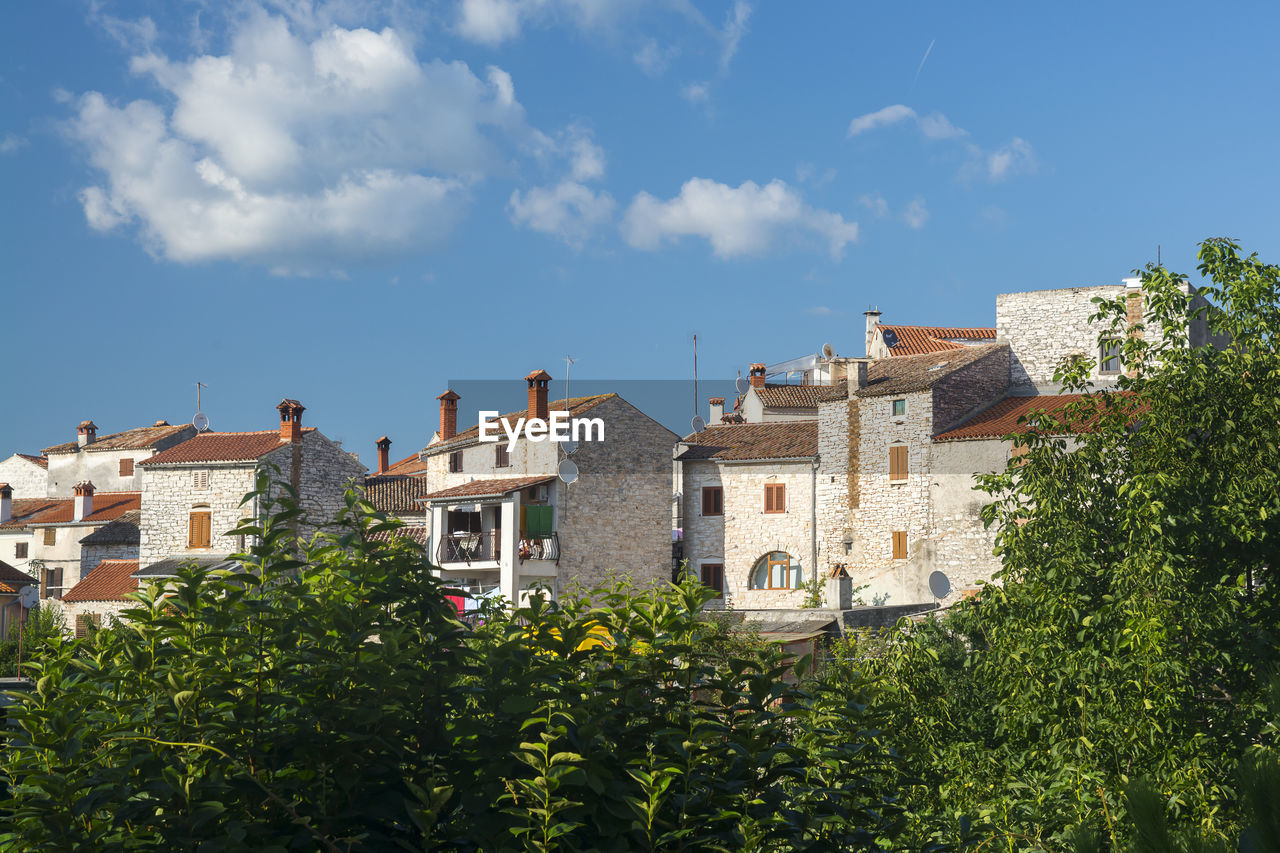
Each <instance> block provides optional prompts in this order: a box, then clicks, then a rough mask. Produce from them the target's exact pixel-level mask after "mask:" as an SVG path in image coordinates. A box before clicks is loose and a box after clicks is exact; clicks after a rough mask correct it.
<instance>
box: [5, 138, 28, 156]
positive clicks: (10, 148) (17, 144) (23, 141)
mask: <svg viewBox="0 0 1280 853" xmlns="http://www.w3.org/2000/svg"><path fill="white" fill-rule="evenodd" d="M26 146H27V138H26V137H25V136H19V135H18V134H16V133H6V134H5V135H4V136H3V137H2V138H0V154H12V153H13V152H15V151H17V150H18V149H19V148H25V147H26Z"/></svg>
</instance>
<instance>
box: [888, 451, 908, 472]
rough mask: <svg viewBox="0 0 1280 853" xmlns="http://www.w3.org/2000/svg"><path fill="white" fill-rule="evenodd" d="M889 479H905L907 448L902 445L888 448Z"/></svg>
mask: <svg viewBox="0 0 1280 853" xmlns="http://www.w3.org/2000/svg"><path fill="white" fill-rule="evenodd" d="M889 479H890V480H905V479H907V447H906V445H904V444H899V445H895V446H893V447H890V448H889Z"/></svg>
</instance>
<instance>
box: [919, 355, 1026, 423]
mask: <svg viewBox="0 0 1280 853" xmlns="http://www.w3.org/2000/svg"><path fill="white" fill-rule="evenodd" d="M1009 364H1010V353H1009V348H1008V347H1000V348H999V349H996V350H995V351H993V352H991V353H989V354H987V355H985V356H983V357H982V358H980V359H978V360H977V361H975V362H973V363H972V364H969V365H966V366H965V367H963V368H961V369H960V370H957V371H956V372H955V373H952V374H950V375H949V376H947V377H946V378H944V379H941V380H939V381H938V382H937V383H935V384H934V386H933V431H934V432H935V433H939V432H945V431H946V430H948V429H951V428H952V427H953V426H956V425H957V424H959V423H961V422H962V421H964V420H966V419H967V418H968V417H969V416H970V415H972V414H975V413H976V412H979V411H981V410H983V409H986V408H987V407H989V406H991V405H992V404H993V403H995V402H997V401H998V400H1000V399H1001V398H1003V397H1004V395H1005V392H1006V391H1007V390H1008V388H1009Z"/></svg>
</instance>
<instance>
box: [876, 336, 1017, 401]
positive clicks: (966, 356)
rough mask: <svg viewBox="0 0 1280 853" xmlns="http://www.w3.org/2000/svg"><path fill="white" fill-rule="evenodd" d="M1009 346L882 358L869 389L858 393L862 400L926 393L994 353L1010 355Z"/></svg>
mask: <svg viewBox="0 0 1280 853" xmlns="http://www.w3.org/2000/svg"><path fill="white" fill-rule="evenodd" d="M1008 349H1009V345H1008V344H979V345H974V346H968V347H966V346H960V347H956V348H955V349H954V350H951V351H949V352H944V353H926V354H924V355H909V356H903V357H902V358H878V359H876V360H875V361H873V362H871V364H869V365H868V366H867V385H866V387H865V388H859V389H858V390H857V391H855V392H854V394H855V395H857V396H859V397H879V396H883V395H885V394H905V393H907V392H909V391H924V390H927V389H929V388H931V387H933V385H934V383H936V382H938V381H940V380H942V379H945V378H946V377H948V376H950V375H951V374H953V373H955V372H956V371H957V370H960V369H961V368H964V367H968V366H969V365H971V364H973V363H974V362H975V361H979V360H981V359H983V358H986V357H987V356H989V355H991V354H992V353H997V352H1001V351H1008Z"/></svg>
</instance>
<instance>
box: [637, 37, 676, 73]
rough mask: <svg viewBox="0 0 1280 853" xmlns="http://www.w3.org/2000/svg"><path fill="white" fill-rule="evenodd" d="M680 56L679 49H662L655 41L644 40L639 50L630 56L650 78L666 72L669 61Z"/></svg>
mask: <svg viewBox="0 0 1280 853" xmlns="http://www.w3.org/2000/svg"><path fill="white" fill-rule="evenodd" d="M679 54H680V48H678V47H676V46H675V45H670V46H668V47H663V46H662V45H660V44H658V42H657V40H656V39H652V38H646V39H644V41H642V42H641V43H640V48H639V50H637V51H636V52H635V55H634V56H632V59H634V60H635V63H636V65H639V66H640V69H641V70H642V71H644V73H645V74H648V75H649V76H650V77H657V76H658V75H660V74H662V72H664V71H666V70H667V66H668V65H670V64H671V60H673V59H675V58H676V57H677V56H678V55H679Z"/></svg>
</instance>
